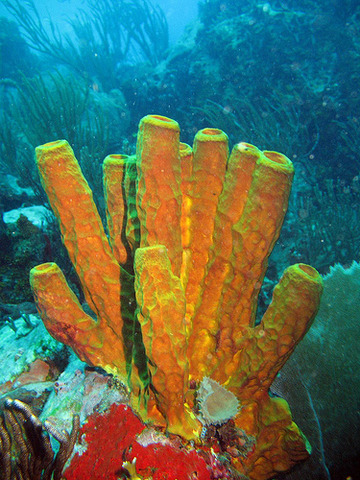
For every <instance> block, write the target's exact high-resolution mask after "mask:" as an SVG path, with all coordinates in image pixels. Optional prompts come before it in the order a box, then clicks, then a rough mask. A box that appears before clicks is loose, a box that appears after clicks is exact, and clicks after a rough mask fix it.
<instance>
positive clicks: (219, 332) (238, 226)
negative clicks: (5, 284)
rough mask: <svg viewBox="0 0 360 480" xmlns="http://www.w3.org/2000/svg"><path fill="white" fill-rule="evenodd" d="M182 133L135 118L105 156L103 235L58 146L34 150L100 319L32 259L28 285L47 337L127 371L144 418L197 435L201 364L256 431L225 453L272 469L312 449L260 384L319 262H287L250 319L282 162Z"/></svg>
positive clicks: (284, 347)
mask: <svg viewBox="0 0 360 480" xmlns="http://www.w3.org/2000/svg"><path fill="white" fill-rule="evenodd" d="M179 133H180V129H179V126H178V124H177V123H176V122H175V121H173V120H171V119H169V118H166V117H162V116H158V115H151V116H147V117H144V118H143V119H142V120H141V122H140V126H139V133H138V142H137V153H136V159H135V160H134V158H132V157H126V156H123V155H115V156H111V157H110V158H108V159H107V161H106V162H105V165H104V176H105V178H104V185H105V191H106V193H105V197H106V202H107V216H108V227H109V228H108V230H109V239H108V237H107V236H106V234H105V231H104V228H103V225H102V223H101V220H100V217H99V214H98V212H97V210H96V207H95V204H94V202H93V200H92V194H91V191H90V189H89V186H88V184H87V182H86V180H85V179H84V177H83V176H82V173H81V170H80V167H79V165H78V163H77V161H76V159H75V157H74V155H73V152H72V150H71V148H70V146H69V145H68V144H67V142H65V141H57V142H51V143H48V144H45V145H42V146H40V147H38V148H37V149H36V154H37V164H38V168H39V172H40V177H41V181H42V184H43V186H44V188H45V191H46V193H47V195H48V198H49V202H50V204H51V206H52V208H53V210H54V213H55V215H56V216H57V218H58V220H59V223H60V228H61V233H62V238H63V242H64V244H65V246H66V248H67V250H68V252H69V256H70V259H71V261H72V263H73V265H74V267H75V269H76V271H77V274H78V276H79V279H80V281H81V284H82V288H83V291H84V295H85V298H86V301H87V302H88V304H89V306H90V307H91V309H92V311H93V312H94V314H95V315H96V319H94V318H93V317H92V316H90V315H87V314H86V313H85V312H84V310H83V309H82V307H81V305H80V303H79V302H78V300H77V298H76V297H75V295H74V293H73V292H72V291H71V290H70V288H69V286H68V285H67V283H66V280H65V277H64V275H63V274H62V272H61V271H60V269H59V267H58V266H57V265H55V264H49V263H47V264H43V265H39V266H38V267H35V268H34V269H32V270H31V274H30V281H31V286H32V289H33V292H34V296H35V299H36V303H37V307H38V309H39V311H40V313H41V316H42V319H43V321H44V323H45V326H46V327H47V329H48V330H49V332H50V333H51V335H53V336H54V337H55V338H56V339H58V340H60V341H62V342H63V343H66V344H68V345H70V346H71V347H72V348H73V350H74V351H75V352H76V353H77V354H78V355H79V357H80V358H81V359H82V360H84V361H86V362H88V363H89V364H90V365H95V366H101V367H103V368H104V369H105V370H107V371H108V372H111V373H113V374H115V375H117V376H119V377H120V378H121V379H123V380H124V381H126V382H128V384H129V387H130V389H131V391H132V402H133V405H134V406H135V407H136V408H137V410H138V411H139V412H140V413H141V415H142V417H143V419H145V420H147V421H152V422H153V423H154V424H155V425H159V426H164V427H166V428H167V430H168V432H170V433H175V434H179V435H181V436H182V437H183V438H185V439H188V440H195V441H196V442H199V441H200V438H199V437H200V431H201V424H200V422H199V420H198V419H197V418H196V417H195V414H194V411H193V410H192V408H193V407H194V405H195V393H196V388H197V386H198V384H199V381H200V380H202V378H203V377H204V376H208V377H211V378H212V379H213V380H216V381H217V382H219V383H220V384H223V385H224V386H225V388H227V389H228V390H229V391H230V392H232V393H233V394H234V395H235V396H236V398H237V399H238V401H239V413H238V415H237V416H236V417H235V419H234V421H235V428H238V429H239V430H241V431H244V432H245V434H246V435H247V436H248V437H249V438H250V437H253V438H254V439H255V442H254V445H253V448H252V450H251V451H247V452H246V454H243V455H241V453H240V452H239V451H238V450H236V449H235V450H236V452H233V455H232V458H231V462H232V465H233V466H234V467H235V468H236V469H237V470H238V471H239V472H241V473H244V474H246V475H247V476H248V477H249V478H251V479H254V480H257V479H258V480H261V479H266V478H270V477H271V476H273V475H275V474H276V473H278V472H281V471H285V470H287V469H289V468H290V467H291V466H292V465H294V464H295V463H296V462H298V461H300V460H303V459H305V458H306V457H307V456H308V454H309V446H308V444H307V442H306V440H305V438H304V437H303V435H302V433H301V432H300V430H299V429H298V427H297V426H296V425H295V423H294V422H293V421H292V418H291V414H290V411H289V407H288V405H287V403H286V402H285V401H284V400H282V399H280V398H273V397H271V396H269V393H268V390H269V387H270V385H271V383H272V381H273V379H274V378H275V376H276V374H277V373H278V371H279V370H280V369H281V367H282V365H283V364H284V363H285V362H286V360H287V359H288V358H289V356H290V355H291V353H292V351H293V350H294V348H295V346H296V344H297V343H298V342H299V341H300V340H301V339H302V337H303V336H304V335H305V333H306V331H307V330H308V328H309V327H310V325H311V322H312V320H313V318H314V316H315V314H316V312H317V309H318V305H319V301H320V296H321V292H322V280H321V277H320V275H319V274H318V273H317V272H316V270H314V269H313V268H312V267H310V266H308V265H304V264H298V265H293V266H292V267H290V268H288V269H287V270H286V271H285V273H284V275H283V277H282V278H281V280H280V282H279V284H278V285H277V286H276V288H275V290H274V294H273V300H272V303H271V305H270V306H269V308H268V309H267V311H266V312H265V314H264V316H263V318H262V320H261V322H260V323H259V324H255V315H256V303H257V297H258V293H259V290H260V287H261V283H262V280H263V278H264V275H265V271H266V267H267V259H268V256H269V254H270V252H271V250H272V248H273V246H274V243H275V242H276V240H277V238H278V235H279V232H280V229H281V225H282V222H283V218H284V215H285V212H286V208H287V201H288V196H289V192H290V187H291V180H292V176H293V166H292V164H291V162H290V161H289V159H288V158H286V157H285V156H284V155H281V154H279V153H276V152H270V151H265V152H261V151H260V150H258V149H257V148H256V147H254V146H252V145H250V144H246V143H240V144H237V145H235V147H234V149H233V151H232V153H231V155H230V156H229V155H228V144H227V136H226V135H225V134H224V132H222V131H220V130H217V129H214V128H207V129H204V130H202V131H200V132H198V134H197V135H196V137H195V141H194V147H193V150H192V149H191V148H190V147H189V146H188V145H185V144H182V143H180V142H179ZM134 162H135V165H136V172H135V170H134ZM135 173H136V175H135ZM135 177H136V179H135ZM115 184H117V185H118V188H117V189H114V185H115ZM134 202H135V206H136V208H134ZM114 224H116V228H114ZM133 274H134V275H133Z"/></svg>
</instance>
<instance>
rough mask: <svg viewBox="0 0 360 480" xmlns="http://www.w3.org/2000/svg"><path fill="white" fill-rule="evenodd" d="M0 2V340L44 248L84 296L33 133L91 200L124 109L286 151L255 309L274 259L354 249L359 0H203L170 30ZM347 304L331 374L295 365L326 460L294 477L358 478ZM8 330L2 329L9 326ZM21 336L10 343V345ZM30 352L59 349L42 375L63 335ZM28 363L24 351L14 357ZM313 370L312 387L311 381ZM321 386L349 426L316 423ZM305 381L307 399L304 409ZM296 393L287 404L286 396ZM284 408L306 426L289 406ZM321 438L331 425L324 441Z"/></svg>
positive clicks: (324, 418) (127, 115) (131, 117)
mask: <svg viewBox="0 0 360 480" xmlns="http://www.w3.org/2000/svg"><path fill="white" fill-rule="evenodd" d="M1 3H2V8H3V9H5V10H6V12H7V15H6V17H1V18H0V32H1V33H0V59H1V62H0V185H1V190H0V192H1V193H0V242H1V249H0V287H1V289H0V313H1V317H0V318H1V325H2V329H1V333H0V335H1V341H2V349H3V350H4V349H5V350H6V349H7V345H8V343H9V342H15V339H14V338H15V337H16V338H25V339H27V340H29V338H30V337H29V335H30V332H32V331H33V328H32V327H34V325H33V324H32V321H31V319H30V320H29V318H31V317H29V316H30V315H32V314H33V313H34V307H33V304H32V300H33V299H32V295H31V292H30V288H29V283H28V272H29V270H30V269H31V268H32V267H33V266H34V265H36V264H38V263H42V262H46V261H56V262H57V263H58V264H59V265H60V266H61V267H62V268H63V269H64V271H66V272H67V276H68V278H70V280H71V283H72V287H73V288H74V289H75V290H77V291H78V293H79V295H81V294H80V289H79V288H77V285H78V280H77V278H76V275H75V273H74V272H73V270H72V267H71V265H70V263H69V261H68V258H67V254H66V253H65V252H64V250H63V247H62V245H61V243H60V240H59V238H60V236H59V233H58V228H57V226H56V223H55V221H54V219H53V217H52V216H51V214H50V213H49V210H48V209H47V201H46V197H45V195H44V193H43V191H42V189H41V187H40V183H39V179H38V177H37V173H36V170H35V166H34V161H33V151H34V147H35V146H37V145H39V144H42V143H45V142H50V141H53V140H56V139H57V138H66V139H67V140H68V141H69V143H70V144H71V146H72V147H73V149H74V151H75V153H76V155H77V157H78V158H79V160H80V162H81V165H82V168H83V170H84V172H85V174H86V176H87V179H88V181H89V184H90V185H91V188H92V190H93V192H94V194H95V199H96V201H97V203H98V207H99V210H100V212H102V214H103V213H104V205H103V204H102V200H101V199H102V185H101V174H100V172H101V162H102V160H103V158H104V157H105V156H106V155H107V154H108V153H114V152H121V153H126V154H131V153H133V152H134V150H135V137H134V132H136V130H137V123H138V121H139V119H140V118H141V117H143V116H144V115H146V114H148V113H154V112H157V113H161V114H162V115H166V116H169V117H171V118H175V119H176V120H177V121H178V122H179V123H180V124H181V126H182V140H183V141H185V142H189V143H190V142H191V141H192V138H193V136H194V133H195V132H196V131H197V130H199V129H201V128H204V127H207V126H216V127H218V128H222V129H223V130H224V131H225V132H226V133H227V134H228V135H229V137H230V143H231V144H234V143H236V142H239V141H246V142H249V143H252V144H254V145H257V146H258V147H259V148H262V149H269V148H270V149H272V150H277V151H280V152H283V153H285V154H286V155H287V156H288V157H289V158H290V159H291V160H292V161H293V162H294V165H295V169H296V176H295V182H294V186H293V191H292V195H291V203H290V207H289V211H288V214H287V217H286V220H285V224H284V227H283V230H282V234H281V237H280V240H279V242H278V245H277V246H276V247H275V250H274V252H273V254H272V256H271V258H270V262H269V268H268V271H267V276H266V278H265V282H264V286H263V290H262V295H261V299H260V305H259V314H261V313H262V312H263V311H264V309H265V307H266V305H267V304H268V302H269V300H270V297H271V293H272V289H273V286H274V284H275V283H276V281H277V280H278V279H279V277H280V275H281V273H282V272H283V270H284V268H285V266H287V265H289V264H292V263H295V262H305V263H309V264H311V265H312V266H314V267H315V268H316V269H317V270H319V271H320V273H322V274H324V275H326V274H328V273H329V271H330V267H331V266H333V265H335V264H337V263H340V264H341V265H342V266H343V267H345V268H347V267H350V266H351V264H352V262H353V261H354V260H356V261H358V260H359V253H358V252H359V239H360V221H359V220H360V219H359V217H360V203H359V191H360V184H359V169H360V157H359V153H358V152H359V138H360V123H359V122H360V119H359V111H360V89H359V84H360V40H359V35H358V32H359V27H360V7H359V6H358V2H356V1H353V0H343V1H341V0H333V1H331V2H328V1H326V2H325V1H317V2H315V1H313V0H312V1H308V0H300V1H295V0H288V1H273V2H269V3H261V2H257V1H252V0H244V1H242V2H233V1H226V0H224V1H219V0H210V1H202V2H200V3H199V7H198V15H197V18H196V19H194V21H193V22H192V23H190V24H189V25H188V26H187V27H186V29H185V32H184V34H183V36H182V37H181V38H180V39H179V40H178V41H177V42H176V43H173V42H172V43H171V44H170V43H169V31H168V22H167V18H166V16H165V14H164V13H163V11H162V10H161V9H159V8H157V7H154V6H153V5H152V4H150V3H149V2H147V1H135V2H130V3H131V4H132V8H130V7H129V2H126V1H118V2H115V1H105V0H100V1H97V2H95V1H94V0H87V1H86V2H85V5H84V7H83V8H86V14H85V13H81V8H80V9H79V14H78V16H77V17H74V18H73V19H72V20H71V22H70V24H69V25H68V29H69V30H68V31H69V32H70V31H71V36H70V37H66V36H65V35H64V34H63V32H62V31H60V30H58V29H57V28H58V25H57V24H56V22H55V21H53V23H52V24H51V22H52V21H51V19H50V20H49V19H47V20H46V21H47V24H46V25H44V21H43V20H44V19H43V17H42V16H40V15H39V16H37V13H36V12H37V10H36V3H33V2H31V1H30V2H27V3H26V5H25V4H24V2H21V1H7V0H3V1H2V2H1ZM64 8H66V2H65V3H64ZM48 22H50V27H51V25H52V27H53V28H49V23H48ZM119 31H121V32H122V33H121V35H119ZM66 38H68V39H66ZM351 272H352V275H353V276H354V286H353V287H352V288H353V289H354V290H353V291H354V292H358V288H359V287H358V283H357V281H356V279H357V278H358V276H359V273H358V270H357V269H356V268H353V270H351ZM334 288H339V287H334ZM342 288H344V287H342ZM330 296H331V294H330ZM356 298H357V297H356V294H355V293H354V295H351V296H350V295H348V296H347V297H346V298H345V299H343V300H340V299H339V300H338V303H337V304H334V305H333V307H332V311H334V310H335V312H338V316H341V315H343V313H342V312H344V308H345V307H344V306H343V303H344V302H345V303H346V304H347V306H348V304H352V302H354V303H355V301H356ZM80 299H81V297H80ZM81 300H83V299H81ZM25 302H29V303H25ZM341 302H343V303H341ZM345 318H346V319H347V320H346V322H347V325H348V330H347V334H348V345H347V348H345V346H344V345H343V343H344V340H343V338H346V334H345V337H341V335H340V334H339V332H338V330H336V329H335V328H334V329H329V330H328V331H327V332H326V335H327V337H328V338H329V337H330V338H331V342H330V346H329V352H328V353H327V358H331V359H332V360H331V362H332V367H331V371H332V376H330V378H331V382H330V383H327V382H326V381H325V376H324V371H326V368H327V367H328V366H329V365H324V366H322V367H321V368H323V369H324V370H319V371H315V373H314V372H312V373H311V372H309V371H308V370H306V369H305V370H303V376H302V377H301V381H300V383H301V382H303V381H304V379H305V380H308V383H305V385H306V387H305V390H304V397H303V399H305V400H304V403H306V408H307V415H306V414H305V413H304V412H303V413H300V415H301V416H302V417H303V418H304V420H305V421H307V422H308V423H311V421H310V420H309V419H310V417H311V414H313V413H314V411H315V413H316V416H317V417H318V420H319V422H320V427H321V428H320V430H319V431H318V438H320V437H322V436H323V437H324V438H325V439H327V440H325V442H323V441H320V443H319V446H318V450H317V451H318V452H319V464H325V465H326V469H323V470H322V473H319V474H317V475H318V476H317V477H314V476H311V475H314V471H313V472H307V473H306V475H308V476H307V477H305V476H304V475H305V474H304V471H303V472H302V473H301V475H303V476H302V477H301V478H330V477H329V476H328V475H331V476H332V478H335V479H337V478H346V476H349V477H350V476H351V477H352V478H354V479H355V478H356V472H357V471H358V470H359V469H360V466H359V463H358V458H359V455H360V452H359V450H358V447H356V442H355V440H354V442H352V439H355V438H359V435H358V434H359V424H360V420H359V415H360V414H359V409H360V406H359V403H356V400H355V401H354V402H353V403H352V404H351V403H346V402H345V401H342V393H343V392H345V384H347V385H349V382H350V384H351V389H352V391H354V392H355V393H356V392H357V393H359V389H360V385H359V380H357V377H358V376H357V375H356V371H357V367H356V365H357V363H356V362H358V359H359V356H360V355H359V351H358V345H359V341H358V339H359V319H358V314H357V312H356V310H355V311H353V310H351V311H350V313H348V314H347V315H345ZM24 319H25V320H24ZM26 319H28V320H29V324H28V323H27V322H26ZM24 322H25V323H24ZM320 325H321V324H320V321H319V322H318V326H319V328H318V330H314V332H315V333H314V339H313V342H314V344H313V347H311V348H314V349H315V350H316V349H318V350H319V349H322V348H323V346H322V342H324V341H325V340H324V335H325V333H324V332H323V330H322V329H321V328H320ZM316 328H317V324H316V323H315V326H314V329H316ZM10 330H11V331H12V332H14V335H15V337H14V338H12V337H11V339H10V337H9V336H8V334H9V333H11V332H10ZM350 332H351V336H350ZM319 338H320V339H321V341H319ZM44 342H45V340H44ZM26 345H27V344H26V343H25V344H24V346H21V347H20V346H18V347H17V348H16V349H15V352H14V354H13V356H14V358H15V357H16V356H18V355H19V353H18V352H19V350H21V349H23V350H24V349H26V348H28V347H27V346H26ZM311 348H310V347H309V350H311ZM57 349H60V350H61V352H62V353H61V355H59V353H58V350H57ZM7 350H8V349H7ZM35 350H36V351H37V355H39V351H41V353H40V356H41V358H46V359H49V358H51V359H54V357H56V358H57V362H55V363H56V368H55V369H54V372H55V373H54V374H53V378H52V381H53V382H55V381H56V378H57V376H58V375H59V373H60V372H61V371H62V370H63V368H64V366H65V365H66V364H67V361H68V360H67V358H68V352H67V351H66V349H64V348H63V347H61V346H60V347H59V346H54V347H52V346H51V347H50V346H49V347H48V348H42V346H41V342H40V344H37V347H36V349H35ZM334 350H336V352H337V353H339V352H340V353H339V355H334V354H333V353H332V352H333V351H334ZM54 352H56V355H55V353H54ZM302 358H303V356H302ZM29 362H30V361H29V359H27V360H26V361H24V364H23V368H26V365H28V363H29ZM331 362H330V363H331ZM14 364H15V363H14ZM298 364H301V360H300V359H299V360H298ZM294 368H295V367H294ZM304 368H305V367H304ZM319 369H320V367H319ZM7 373H8V372H7ZM20 373H21V368H20V369H14V370H13V371H12V372H11V375H10V376H6V375H5V376H4V378H3V383H6V382H8V381H11V382H12V381H13V380H14V378H16V377H17V376H18V375H19V374H20ZM284 377H285V375H284ZM314 378H316V382H315V380H314ZM313 380H314V381H313ZM334 382H336V383H334ZM315 383H316V384H317V386H316V389H317V392H316V394H315V392H314V391H313V390H311V386H312V385H313V384H315ZM334 384H336V389H337V392H338V393H337V394H338V397H337V398H338V400H337V402H338V403H336V408H337V409H338V410H340V411H342V416H343V417H344V418H351V419H352V421H351V425H352V431H351V434H349V432H346V427H345V425H346V422H344V421H343V420H341V416H340V418H339V417H337V418H334V420H332V421H331V422H333V423H331V425H329V420H328V419H329V418H332V416H331V415H330V414H331V411H332V410H333V409H334V405H333V401H334V400H333V398H332V397H331V396H330V395H329V391H328V388H329V385H334ZM280 390H282V389H281V388H280V387H279V392H280ZM308 392H309V395H310V397H309V396H308V395H307V393H308ZM311 395H312V396H313V397H314V401H315V398H316V403H315V404H314V411H313V410H312V407H311V403H312V402H313V399H312V397H311ZM343 395H345V393H343ZM306 398H307V399H308V400H309V398H310V399H311V402H310V403H309V401H308V400H307V401H306ZM357 398H358V397H357ZM297 401H298V400H296V399H293V404H292V403H291V401H290V400H289V403H290V405H291V406H292V407H293V406H295V403H296V402H297ZM299 403H300V402H299ZM350 410H351V411H350ZM309 412H310V413H309ZM296 421H297V423H298V424H299V425H300V426H301V427H302V428H303V429H304V430H305V428H304V427H303V425H302V424H301V419H299V418H296ZM347 428H348V427H347ZM319 432H320V433H319ZM331 437H333V438H334V439H335V438H336V441H335V440H334V442H333V443H334V444H335V445H336V452H337V453H336V454H335V452H334V448H332V447H331V444H332V442H331V441H330V440H328V439H329V438H331ZM320 440H322V438H320ZM322 449H323V452H321V450H322ZM324 449H325V450H324ZM292 475H293V476H292ZM295 475H296V472H295V473H293V474H289V475H288V476H286V477H285V478H296V477H295ZM319 475H323V477H320V476H319Z"/></svg>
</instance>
